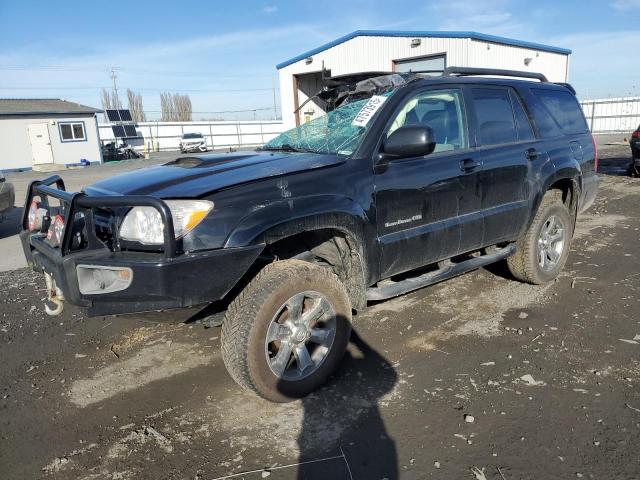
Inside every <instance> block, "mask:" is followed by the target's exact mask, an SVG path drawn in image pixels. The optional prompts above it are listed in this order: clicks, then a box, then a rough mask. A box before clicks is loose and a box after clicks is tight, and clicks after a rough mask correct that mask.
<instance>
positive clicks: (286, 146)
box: [258, 143, 315, 153]
mask: <svg viewBox="0 0 640 480" xmlns="http://www.w3.org/2000/svg"><path fill="white" fill-rule="evenodd" d="M258 150H265V151H280V152H303V153H315V152H314V151H313V150H308V149H304V148H299V147H294V146H293V145H290V144H288V143H283V144H282V145H280V146H279V147H276V146H264V147H260V148H259V149H258Z"/></svg>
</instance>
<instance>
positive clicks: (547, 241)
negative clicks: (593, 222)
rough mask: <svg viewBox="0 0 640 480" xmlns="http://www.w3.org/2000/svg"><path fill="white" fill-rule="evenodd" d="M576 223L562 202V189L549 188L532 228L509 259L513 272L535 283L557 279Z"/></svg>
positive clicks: (518, 243)
mask: <svg viewBox="0 0 640 480" xmlns="http://www.w3.org/2000/svg"><path fill="white" fill-rule="evenodd" d="M573 224H574V218H573V216H572V215H571V213H570V212H569V210H568V208H567V206H566V205H565V204H564V203H563V201H562V192H561V191H559V190H549V191H548V192H547V193H546V194H545V196H544V198H543V199H542V202H540V206H539V207H538V212H537V213H536V216H535V217H534V219H533V222H532V223H531V225H530V226H529V229H528V230H527V231H526V232H525V234H524V235H523V236H522V237H521V238H520V239H519V240H518V241H517V243H516V247H517V251H516V253H515V254H514V255H512V256H511V257H509V258H508V259H507V265H508V267H509V271H510V272H511V274H512V275H513V276H514V277H516V278H517V279H518V280H521V281H523V282H527V283H533V284H535V285H542V284H544V283H548V282H550V281H552V280H554V279H555V278H556V277H557V276H558V274H559V273H560V271H561V270H562V268H563V267H564V264H565V262H566V261H567V257H568V255H569V250H570V248H571V238H572V236H573Z"/></svg>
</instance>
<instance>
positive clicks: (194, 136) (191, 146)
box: [180, 133, 208, 153]
mask: <svg viewBox="0 0 640 480" xmlns="http://www.w3.org/2000/svg"><path fill="white" fill-rule="evenodd" d="M207 150H208V148H207V140H206V139H205V138H204V137H203V136H202V134H201V133H185V134H183V135H182V137H181V138H180V151H181V152H182V153H187V152H206V151H207Z"/></svg>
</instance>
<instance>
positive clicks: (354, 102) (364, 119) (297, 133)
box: [262, 76, 399, 156]
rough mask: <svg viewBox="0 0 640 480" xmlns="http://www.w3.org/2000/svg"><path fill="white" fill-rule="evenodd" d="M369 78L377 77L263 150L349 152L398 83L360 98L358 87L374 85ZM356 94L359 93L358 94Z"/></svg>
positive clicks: (358, 142)
mask: <svg viewBox="0 0 640 480" xmlns="http://www.w3.org/2000/svg"><path fill="white" fill-rule="evenodd" d="M393 77H396V76H393ZM372 80H376V79H371V80H365V81H362V82H359V83H358V84H357V85H356V88H355V89H354V91H353V92H350V93H349V94H348V95H347V97H346V99H344V97H342V98H340V99H339V100H338V101H341V102H342V103H341V105H340V106H339V107H337V108H335V109H333V110H331V111H329V112H328V113H327V114H325V115H322V116H321V117H318V118H315V119H313V120H310V121H309V122H307V123H304V124H302V125H300V126H298V127H296V128H293V129H291V130H288V131H286V132H284V133H282V134H280V135H278V136H277V137H276V138H274V139H273V140H271V141H270V142H268V143H267V144H265V145H264V147H262V150H284V151H292V152H312V153H328V154H338V155H345V156H349V155H352V154H353V153H354V152H355V151H356V150H357V148H358V146H359V145H360V143H361V142H362V139H363V138H364V133H365V132H366V131H367V129H368V128H369V126H370V125H371V119H372V118H373V117H374V116H375V114H376V113H377V111H378V110H379V109H380V108H381V107H382V105H383V104H384V102H385V101H386V100H387V99H388V98H389V97H390V96H391V95H392V94H393V93H394V92H395V91H396V90H397V89H398V88H399V86H398V85H397V84H396V85H393V84H390V85H387V86H382V87H380V86H377V87H374V90H373V92H374V93H375V94H373V95H371V90H370V91H369V93H368V95H367V96H364V97H363V95H362V93H361V90H362V89H363V88H365V86H367V85H373V82H372ZM358 93H360V94H359V95H357V94H358ZM356 95H357V96H356ZM329 104H330V103H329Z"/></svg>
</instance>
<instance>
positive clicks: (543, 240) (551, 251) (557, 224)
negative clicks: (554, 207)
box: [538, 215, 566, 272]
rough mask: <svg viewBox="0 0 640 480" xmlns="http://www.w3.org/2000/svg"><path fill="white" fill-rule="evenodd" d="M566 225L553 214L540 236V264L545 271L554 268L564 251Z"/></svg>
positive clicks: (545, 223)
mask: <svg viewBox="0 0 640 480" xmlns="http://www.w3.org/2000/svg"><path fill="white" fill-rule="evenodd" d="M565 243H566V242H565V226H564V224H563V223H562V220H560V218H559V217H558V216H556V215H551V216H550V217H549V218H548V219H547V221H546V222H544V225H543V226H542V230H541V231H540V236H539V237H538V264H539V265H540V268H541V269H542V270H544V271H545V272H548V271H551V270H553V269H554V268H555V267H556V265H558V262H559V261H560V258H561V257H562V253H563V252H564V246H565Z"/></svg>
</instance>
